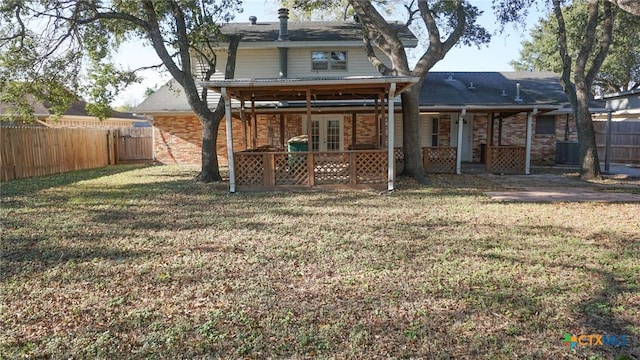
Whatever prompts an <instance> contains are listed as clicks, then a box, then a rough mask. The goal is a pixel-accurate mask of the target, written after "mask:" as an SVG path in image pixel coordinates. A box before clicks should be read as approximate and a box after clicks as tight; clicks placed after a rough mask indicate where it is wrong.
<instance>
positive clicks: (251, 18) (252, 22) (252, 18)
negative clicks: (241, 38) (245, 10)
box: [249, 16, 258, 25]
mask: <svg viewBox="0 0 640 360" xmlns="http://www.w3.org/2000/svg"><path fill="white" fill-rule="evenodd" d="M257 23H258V18H257V17H255V16H249V25H256V24H257Z"/></svg>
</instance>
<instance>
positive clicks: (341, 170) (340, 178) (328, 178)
mask: <svg viewBox="0 0 640 360" xmlns="http://www.w3.org/2000/svg"><path fill="white" fill-rule="evenodd" d="M313 168H314V171H315V183H316V184H317V185H342V184H348V183H349V155H348V154H345V153H337V152H336V153H314V154H313Z"/></svg>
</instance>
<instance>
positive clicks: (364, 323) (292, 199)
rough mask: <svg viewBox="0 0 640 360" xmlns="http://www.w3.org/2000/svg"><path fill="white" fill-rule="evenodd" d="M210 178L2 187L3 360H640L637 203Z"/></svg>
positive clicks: (81, 176)
mask: <svg viewBox="0 0 640 360" xmlns="http://www.w3.org/2000/svg"><path fill="white" fill-rule="evenodd" d="M196 171H197V169H195V168H185V167H170V166H154V167H140V166H123V167H112V168H104V169H98V170H91V171H82V172H76V173H69V174H62V175H56V176H49V177H43V178H38V179H31V180H18V181H12V182H8V183H3V184H2V185H1V186H2V187H1V191H2V197H1V209H0V214H1V219H2V230H1V237H2V245H1V248H0V249H1V251H2V254H1V255H2V258H1V261H2V263H1V269H0V270H1V271H0V329H2V330H1V331H0V358H14V357H38V358H43V357H46V358H49V357H53V358H95V357H98V358H147V357H151V358H210V357H214V358H215V357H224V358H243V357H247V358H264V357H272V358H281V357H287V358H291V357H293V358H303V357H304V358H308V357H320V358H334V357H335V358H353V357H357V358H378V357H388V356H390V357H423V358H429V359H440V358H442V359H450V358H456V359H478V358H486V359H512V358H527V359H530V358H540V359H565V358H567V359H613V358H616V356H619V355H628V354H636V355H639V354H640V275H639V274H640V260H639V259H640V204H637V203H636V204H630V203H618V204H614V203H612V204H603V203H498V202H494V201H492V200H490V199H489V198H487V197H485V196H484V195H483V194H482V191H483V190H486V189H488V188H495V187H496V186H497V185H495V184H493V183H491V182H490V181H491V180H490V179H488V178H486V177H485V178H483V177H475V176H471V175H461V176H445V175H443V176H436V177H433V178H432V181H433V184H432V185H431V186H429V187H423V186H418V185H416V184H414V183H412V182H411V181H409V180H406V179H403V180H401V181H400V185H399V190H398V191H396V192H394V193H393V194H392V195H388V196H381V195H379V194H378V193H374V192H367V191H343V192H306V193H296V192H290V193H238V194H235V195H228V194H227V192H226V184H200V183H196V182H195V181H194V180H193V178H194V177H195V175H196ZM566 333H569V334H572V335H578V334H614V335H626V336H627V338H626V339H627V341H628V344H627V345H626V346H623V347H612V346H581V345H578V346H577V347H576V348H575V349H574V350H569V348H568V347H567V346H566V345H565V344H563V340H564V337H565V334H566Z"/></svg>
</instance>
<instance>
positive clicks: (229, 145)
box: [220, 87, 236, 193]
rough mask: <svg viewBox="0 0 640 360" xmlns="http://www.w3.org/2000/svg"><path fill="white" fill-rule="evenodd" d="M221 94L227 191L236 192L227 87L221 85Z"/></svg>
mask: <svg viewBox="0 0 640 360" xmlns="http://www.w3.org/2000/svg"><path fill="white" fill-rule="evenodd" d="M220 93H221V95H222V98H223V99H224V116H225V118H226V125H227V126H226V127H227V153H228V163H229V192H230V193H235V192H236V171H235V168H234V163H233V129H232V128H231V124H232V121H231V98H229V94H228V93H227V88H226V87H223V88H222V89H221V92H220Z"/></svg>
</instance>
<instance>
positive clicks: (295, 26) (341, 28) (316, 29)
mask: <svg viewBox="0 0 640 360" xmlns="http://www.w3.org/2000/svg"><path fill="white" fill-rule="evenodd" d="M391 26H393V27H394V28H395V29H399V30H400V40H402V41H416V37H415V36H414V35H413V33H412V32H411V31H410V30H409V29H407V28H406V27H403V24H402V23H400V22H392V23H391ZM287 27H288V32H289V41H362V30H361V25H360V24H358V23H355V22H350V21H300V22H295V21H289V22H288V25H287ZM279 29H280V23H279V22H265V23H257V24H256V25H251V24H249V23H229V24H226V25H224V26H223V27H222V29H221V30H222V33H224V34H241V35H243V38H242V41H243V42H267V41H276V40H277V39H278V34H279Z"/></svg>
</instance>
